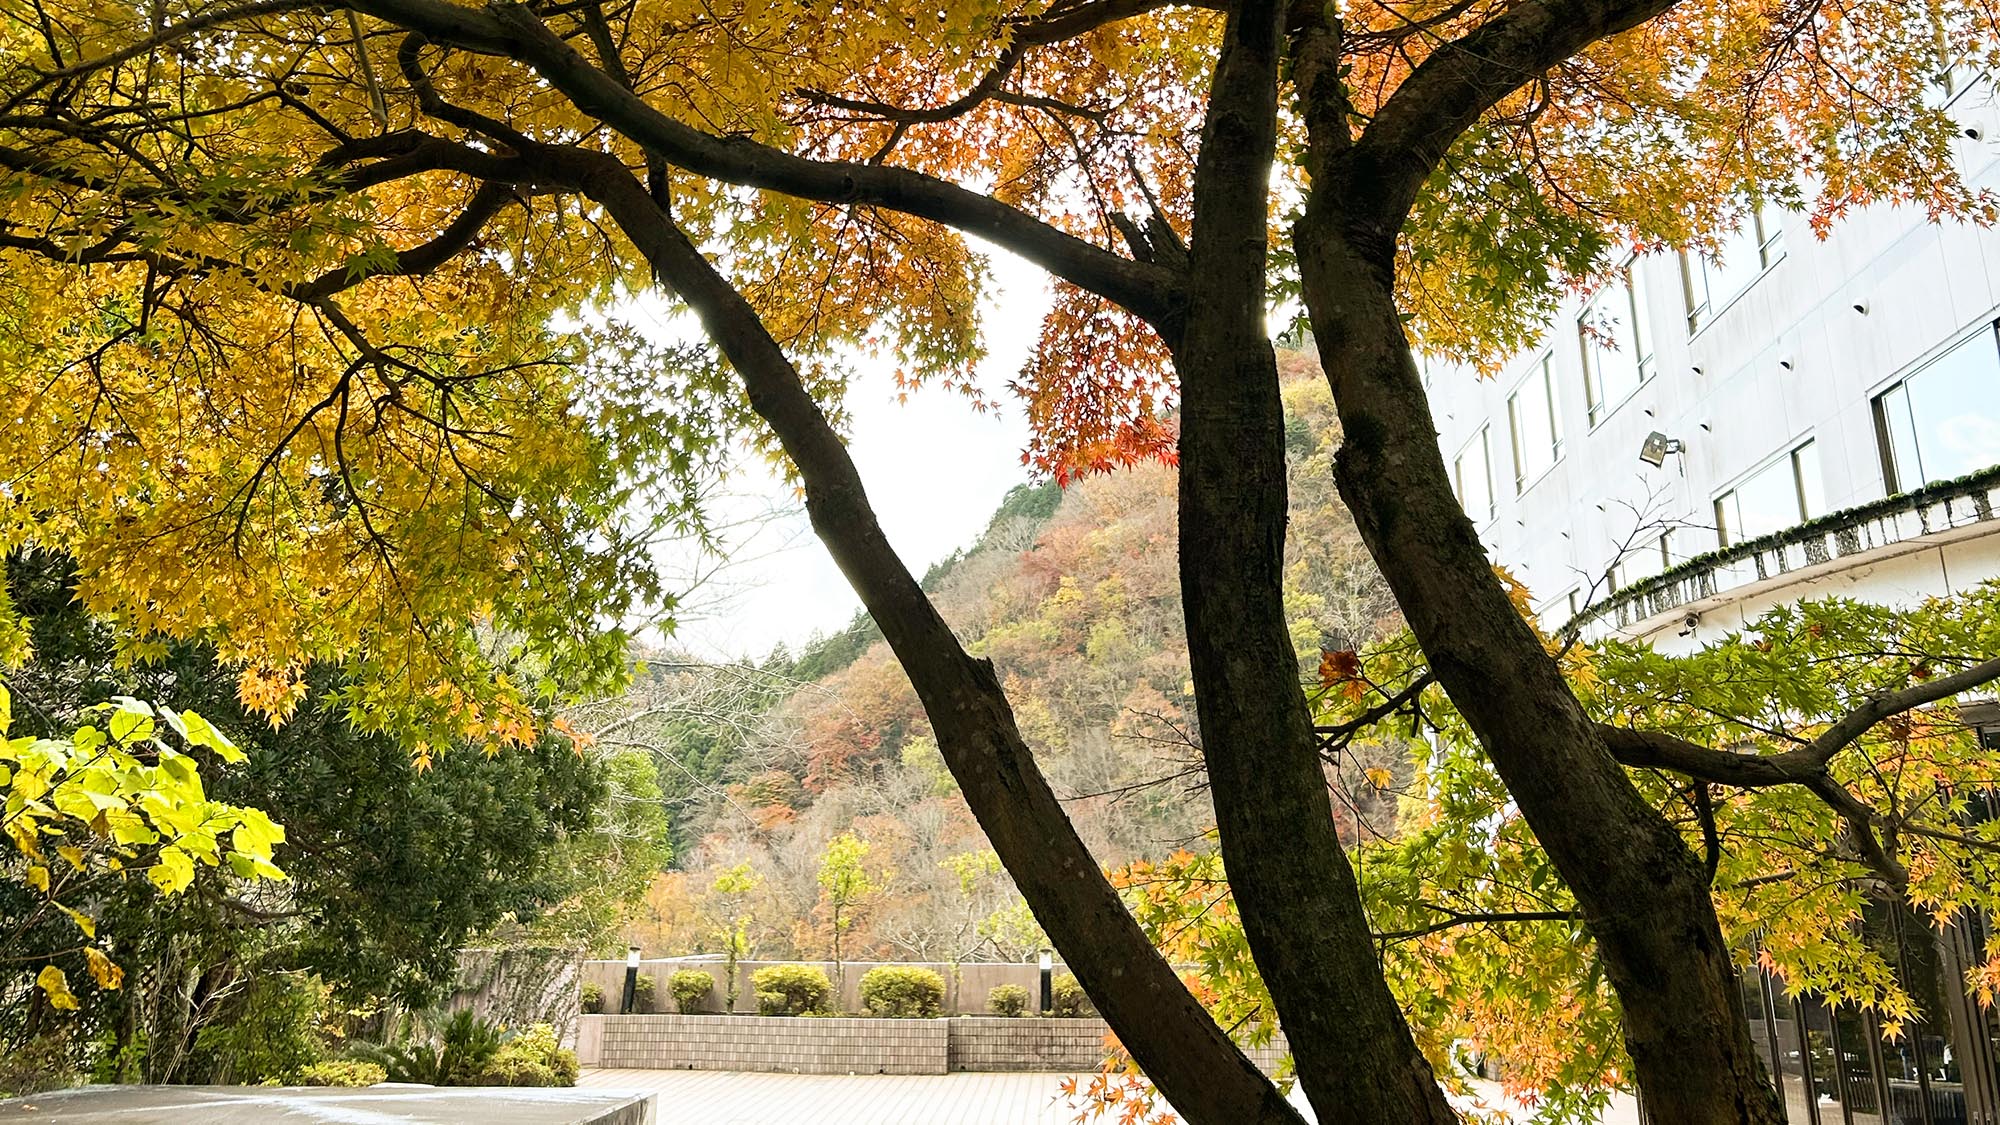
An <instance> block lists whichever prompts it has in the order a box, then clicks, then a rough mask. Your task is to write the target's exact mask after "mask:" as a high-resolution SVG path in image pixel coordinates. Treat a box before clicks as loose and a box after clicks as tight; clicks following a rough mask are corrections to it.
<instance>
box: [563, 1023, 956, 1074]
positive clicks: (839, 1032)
mask: <svg viewBox="0 0 2000 1125" xmlns="http://www.w3.org/2000/svg"><path fill="white" fill-rule="evenodd" d="M582 1019H583V1021H584V1022H585V1023H601V1024H602V1027H601V1030H600V1032H599V1038H598V1041H597V1043H596V1044H595V1046H596V1048H597V1050H596V1056H597V1058H596V1060H595V1062H594V1063H591V1065H595V1066H603V1067H638V1068H645V1069H652V1070H755V1071H768V1072H775V1073H780V1074H943V1073H944V1072H945V1064H946V1059H947V1057H948V1055H949V1053H950V1047H949V1036H950V1031H949V1029H948V1028H946V1026H945V1024H946V1023H947V1021H945V1020H877V1019H846V1018H828V1019H820V1018H806V1019H800V1018H794V1017H786V1016H584V1017H582ZM583 1045H584V1041H583V1037H582V1036H579V1037H578V1046H579V1047H582V1046H583ZM578 1054H579V1058H581V1057H582V1053H581V1051H579V1053H578Z"/></svg>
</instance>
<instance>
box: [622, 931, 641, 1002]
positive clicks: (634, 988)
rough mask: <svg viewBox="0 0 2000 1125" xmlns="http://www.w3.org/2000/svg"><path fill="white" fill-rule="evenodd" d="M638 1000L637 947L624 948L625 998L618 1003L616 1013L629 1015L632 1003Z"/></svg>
mask: <svg viewBox="0 0 2000 1125" xmlns="http://www.w3.org/2000/svg"><path fill="white" fill-rule="evenodd" d="M638 1002H639V947H638V946H636V945H632V946H627V947H626V949H625V999H624V1000H623V1001H622V1002H620V1003H619V1005H618V1014H619V1015H621V1016H629V1015H631V1014H632V1007H633V1005H635V1004H637V1003H638Z"/></svg>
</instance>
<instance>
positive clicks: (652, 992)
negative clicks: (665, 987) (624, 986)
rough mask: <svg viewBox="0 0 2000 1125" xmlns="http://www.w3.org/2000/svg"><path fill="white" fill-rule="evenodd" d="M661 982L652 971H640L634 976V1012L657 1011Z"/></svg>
mask: <svg viewBox="0 0 2000 1125" xmlns="http://www.w3.org/2000/svg"><path fill="white" fill-rule="evenodd" d="M659 989H660V982H659V981H656V980H654V979H653V974H651V973H640V974H639V975H638V976H636V977H634V978H632V1010H633V1011H634V1012H657V1011H659V1010H660V1008H659V1004H658V1003H657V1001H658V998H659Z"/></svg>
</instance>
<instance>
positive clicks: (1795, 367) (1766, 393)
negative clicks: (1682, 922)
mask: <svg viewBox="0 0 2000 1125" xmlns="http://www.w3.org/2000/svg"><path fill="white" fill-rule="evenodd" d="M1951 109H1952V111H1953V112H1954V114H1955V115H1956V116H1957V117H1958V118H1959V120H1960V123H1961V124H1962V125H1964V126H1965V128H1966V131H1967V133H1966V136H1965V137H1964V139H1963V140H1962V141H1961V142H1960V144H1959V151H1958V157H1959V160H1960V161H1961V167H1962V168H1963V170H1964V173H1965V175H1966V177H1967V179H1968V180H1969V181H1970V182H1971V183H1973V184H1974V185H1975V186H1978V187H1984V188H1988V189H1991V190H1994V191H1996V192H2000V105H1996V100H1995V96H1994V93H1993V89H1992V86H1991V85H1990V84H1989V83H1986V82H1978V83H1974V84H1972V85H1970V87H1969V88H1967V89H1964V90H1962V91H1960V92H1959V94H1958V95H1957V97H1956V98H1955V99H1954V100H1953V101H1952V103H1951ZM1627 279H1628V280H1627V282H1626V283H1625V284H1618V285H1612V286H1608V287H1606V288H1604V289H1603V290H1601V291H1600V292H1598V293H1596V294H1595V295H1593V297H1592V298H1591V299H1590V300H1589V301H1588V302H1574V301H1573V302H1571V303H1570V305H1568V306H1566V307H1565V308H1564V310H1563V311H1562V313H1561V314H1560V315H1559V316H1558V317H1557V319H1556V321H1555V322H1554V323H1553V324H1552V325H1551V326H1550V328H1549V330H1548V332H1547V334H1546V336H1545V339H1544V342H1543V345H1542V346H1541V347H1540V348H1539V349H1538V350H1536V351H1533V352H1530V353H1527V354H1523V355H1519V356H1516V357H1514V359H1513V360H1512V361H1511V363H1510V364H1509V365H1508V366H1507V368H1506V371H1505V374H1503V375H1502V376H1501V377H1499V378H1498V379H1490V380H1476V379H1474V378H1473V377H1472V375H1471V374H1469V373H1467V372H1464V371H1449V370H1442V369H1441V370H1437V371H1433V372H1430V373H1428V374H1427V381H1428V382H1430V383H1431V385H1432V408H1433V412H1434V414H1435V416H1436V422H1437V425H1438V429H1439V442H1440V444H1441V447H1442V448H1443V451H1444V455H1445V460H1446V463H1447V465H1448V466H1451V467H1452V469H1453V472H1454V475H1455V480H1456V483H1457V485H1458V490H1459V497H1460V500H1461V502H1462V503H1464V504H1465V505H1466V508H1467V511H1468V513H1469V514H1471V515H1472V517H1473V519H1474V522H1475V523H1477V524H1478V525H1479V527H1480V533H1481V537H1482V538H1483V539H1484V540H1485V542H1486V544H1487V546H1488V548H1489V549H1490V551H1491V553H1492V556H1493V558H1494V560H1495V561H1496V562H1499V563H1502V564H1504V565H1506V566H1507V567H1508V568H1509V569H1510V570H1512V571H1513V572H1514V574H1515V575H1516V577H1518V578H1520V579H1521V580H1522V581H1523V582H1524V583H1526V584H1527V586H1528V587H1529V589H1530V590H1531V591H1533V593H1534V595H1535V598H1536V605H1537V608H1538V610H1539V611H1540V613H1541V616H1542V619H1543V622H1544V624H1545V625H1546V626H1547V627H1549V628H1552V629H1553V628H1556V627H1559V626H1561V625H1563V624H1564V623H1566V622H1570V621H1572V620H1574V621H1576V622H1577V623H1578V624H1579V625H1580V626H1581V627H1582V628H1583V629H1584V631H1585V632H1586V633H1588V634H1591V635H1603V634H1604V633H1607V632H1617V633H1619V634H1622V635H1626V636H1632V637H1645V638H1648V639H1650V640H1651V641H1652V642H1653V643H1654V644H1655V645H1656V646H1657V647H1659V648H1661V649H1662V650H1664V651H1676V650H1681V649H1685V648H1687V647H1690V646H1693V645H1698V644H1700V643H1702V642H1703V641H1704V640H1707V639H1714V638H1716V637H1719V636H1721V635H1722V634H1723V633H1724V632H1727V631H1728V630H1730V629H1733V628H1735V627H1737V626H1739V625H1741V624H1742V623H1743V622H1744V621H1745V620H1746V619H1747V618H1751V617H1755V616H1756V615H1757V614H1758V613H1759V612H1761V611H1762V610H1763V609H1765V608H1768V607H1769V606H1771V605H1773V604H1776V603H1779V602H1784V601H1790V600H1795V599H1798V598H1801V597H1808V596H1815V595H1824V594H1833V593H1840V594H1846V595H1849V596H1854V597H1859V598H1864V599H1867V600H1872V601H1880V602H1889V603H1901V602H1907V601H1910V600H1913V599H1917V598H1921V597H1923V596H1927V595H1931V594H1939V593H1945V592H1948V591H1953V590H1959V589H1963V588H1965V587H1966V586H1967V585H1969V584H1971V583H1975V582H1977V581H1979V580H1981V579H1985V578H1990V577H1994V576H2000V520H1995V519H1994V518H1993V516H1994V509H1995V504H1996V502H2000V332H1997V331H1996V321H2000V230H1995V229H1981V228H1978V227H1976V226H1971V225H1964V224H1951V225H1934V224H1932V223H1930V222H1929V221H1928V219H1927V218H1926V216H1925V215H1924V214H1923V213H1922V212H1921V210H1918V209H1913V208H1907V207H1903V208H1898V207H1887V206H1882V207H1873V208H1869V209H1867V210H1865V211H1863V212H1861V213H1859V214H1857V215H1855V216H1852V217H1850V218H1848V219H1846V220H1844V221H1843V222H1841V223H1839V224H1838V225H1837V226H1835V227H1834V229H1833V230H1832V232H1831V234H1830V235H1829V236H1828V237H1826V238H1825V239H1823V240H1822V239H1821V238H1819V237H1817V236H1816V235H1815V233H1814V232H1813V231H1812V230H1811V229H1809V227H1808V226H1807V224H1806V221H1805V217H1804V216H1803V215H1800V214H1795V213H1788V212H1785V211H1782V210H1777V209H1773V208H1767V209H1765V210H1764V212H1763V213H1762V214H1760V215H1758V216H1756V218H1755V219H1754V221H1752V222H1750V223H1748V224H1746V227H1745V229H1742V230H1739V231H1738V232H1737V233H1736V234H1735V236H1733V238H1732V239H1731V240H1730V242H1729V244H1728V246H1727V248H1726V250H1725V252H1724V253H1723V254H1722V256H1721V260H1720V262H1719V263H1718V262H1708V261H1705V260H1703V259H1702V257H1701V256H1700V255H1696V254H1687V255H1679V254H1671V253H1659V254H1652V255H1648V256H1646V257H1643V258H1639V259H1637V260H1635V261H1633V262H1631V263H1630V264H1629V266H1628V268H1627ZM1653 435H1658V436H1657V437H1654V438H1653V446H1652V448H1651V449H1648V448H1647V444H1648V438H1649V437H1651V436H1653ZM1660 439H1665V441H1664V443H1662V442H1661V440H1660ZM1642 451H1643V452H1646V453H1647V454H1648V457H1649V458H1650V460H1651V461H1656V462H1658V463H1657V464H1654V463H1649V461H1648V460H1642V459H1641V454H1642ZM1663 572H1665V573H1664V574H1663Z"/></svg>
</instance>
